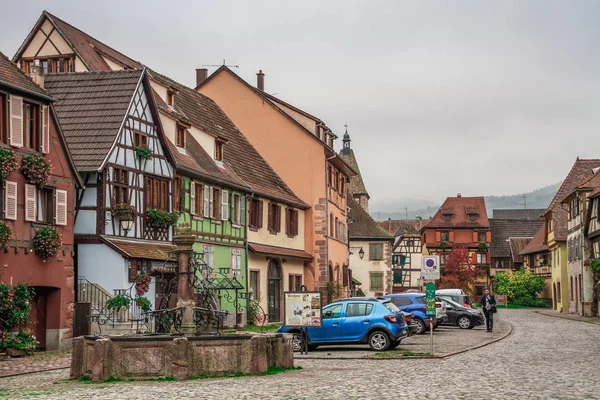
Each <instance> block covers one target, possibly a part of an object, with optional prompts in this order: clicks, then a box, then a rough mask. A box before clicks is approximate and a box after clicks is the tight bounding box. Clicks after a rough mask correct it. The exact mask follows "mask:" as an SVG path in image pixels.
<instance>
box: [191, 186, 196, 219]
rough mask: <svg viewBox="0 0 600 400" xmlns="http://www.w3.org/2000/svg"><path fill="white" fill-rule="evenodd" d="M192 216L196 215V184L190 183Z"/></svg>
mask: <svg viewBox="0 0 600 400" xmlns="http://www.w3.org/2000/svg"><path fill="white" fill-rule="evenodd" d="M190 214H192V215H194V214H196V184H195V183H194V182H193V181H192V182H190Z"/></svg>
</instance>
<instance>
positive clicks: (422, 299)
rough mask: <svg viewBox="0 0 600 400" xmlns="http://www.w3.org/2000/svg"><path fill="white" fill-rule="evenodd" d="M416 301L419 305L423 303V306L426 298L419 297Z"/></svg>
mask: <svg viewBox="0 0 600 400" xmlns="http://www.w3.org/2000/svg"><path fill="white" fill-rule="evenodd" d="M415 300H417V303H421V304H425V303H426V300H425V296H422V297H417V298H416V299H415Z"/></svg>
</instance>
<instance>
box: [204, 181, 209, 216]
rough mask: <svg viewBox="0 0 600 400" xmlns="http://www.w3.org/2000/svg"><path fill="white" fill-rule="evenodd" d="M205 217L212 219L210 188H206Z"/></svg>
mask: <svg viewBox="0 0 600 400" xmlns="http://www.w3.org/2000/svg"><path fill="white" fill-rule="evenodd" d="M203 189H204V216H205V217H206V218H208V217H210V186H204V188H203Z"/></svg>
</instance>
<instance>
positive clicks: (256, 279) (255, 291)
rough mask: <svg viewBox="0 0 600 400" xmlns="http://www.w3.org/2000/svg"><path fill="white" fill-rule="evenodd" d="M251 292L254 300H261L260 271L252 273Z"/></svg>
mask: <svg viewBox="0 0 600 400" xmlns="http://www.w3.org/2000/svg"><path fill="white" fill-rule="evenodd" d="M250 290H251V291H252V300H255V299H256V300H258V299H260V271H250Z"/></svg>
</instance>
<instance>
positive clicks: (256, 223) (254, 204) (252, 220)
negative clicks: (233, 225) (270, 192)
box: [248, 199, 263, 229]
mask: <svg viewBox="0 0 600 400" xmlns="http://www.w3.org/2000/svg"><path fill="white" fill-rule="evenodd" d="M262 220H263V203H262V201H260V200H259V199H250V201H249V202H248V227H249V228H253V229H259V228H262V224H263V222H262Z"/></svg>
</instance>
